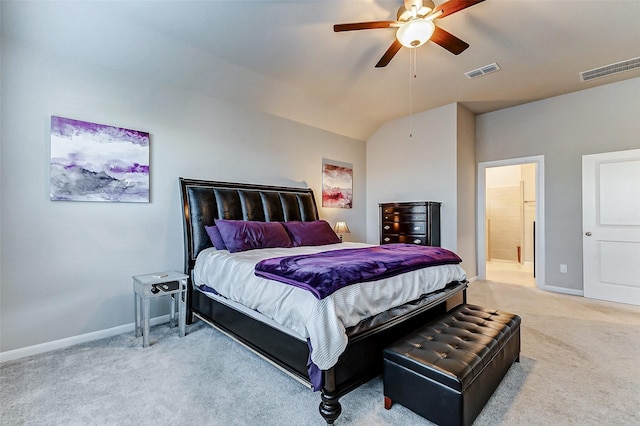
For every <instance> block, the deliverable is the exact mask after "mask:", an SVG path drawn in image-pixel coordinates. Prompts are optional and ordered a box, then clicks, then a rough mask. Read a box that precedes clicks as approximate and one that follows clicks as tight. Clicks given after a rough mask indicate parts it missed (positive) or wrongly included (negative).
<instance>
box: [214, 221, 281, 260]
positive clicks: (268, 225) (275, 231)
mask: <svg viewBox="0 0 640 426" xmlns="http://www.w3.org/2000/svg"><path fill="white" fill-rule="evenodd" d="M216 226H217V227H218V230H219V231H220V235H221V236H222V239H223V240H224V243H225V245H226V246H227V249H228V250H229V251H230V252H231V253H236V252H239V251H246V250H253V249H259V248H272V247H292V246H293V244H292V243H291V238H289V234H287V231H286V230H285V229H284V227H283V226H282V224H281V223H280V222H256V221H250V220H226V219H216Z"/></svg>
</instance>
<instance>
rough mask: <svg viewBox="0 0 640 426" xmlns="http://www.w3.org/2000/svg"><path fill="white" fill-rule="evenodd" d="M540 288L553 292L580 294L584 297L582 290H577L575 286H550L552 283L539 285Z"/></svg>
mask: <svg viewBox="0 0 640 426" xmlns="http://www.w3.org/2000/svg"><path fill="white" fill-rule="evenodd" d="M539 288H540V289H541V290H545V291H550V292H553V293H563V294H570V295H572V296H582V297H584V291H583V290H578V289H575V288H565V287H556V286H552V285H544V286H541V287H539Z"/></svg>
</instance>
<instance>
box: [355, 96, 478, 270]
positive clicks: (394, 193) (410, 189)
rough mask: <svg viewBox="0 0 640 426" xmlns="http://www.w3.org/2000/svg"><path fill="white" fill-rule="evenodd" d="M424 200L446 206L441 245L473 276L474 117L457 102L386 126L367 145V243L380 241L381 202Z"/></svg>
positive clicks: (474, 257) (442, 221) (391, 122)
mask: <svg viewBox="0 0 640 426" xmlns="http://www.w3.org/2000/svg"><path fill="white" fill-rule="evenodd" d="M410 132H411V134H412V137H409V133H410ZM421 200H422V201H440V202H441V203H442V207H441V224H440V228H441V236H442V238H441V245H442V246H443V247H445V248H448V249H451V250H454V251H456V252H457V253H459V255H460V257H461V258H462V259H463V263H462V266H463V268H465V271H466V272H467V275H468V276H469V277H470V278H471V277H474V276H475V275H476V254H475V244H476V243H475V241H476V236H475V152H474V116H473V114H472V113H470V112H469V111H468V110H467V109H465V108H464V107H461V106H460V105H458V104H456V103H453V104H449V105H445V106H443V107H440V108H436V109H433V110H429V111H425V112H421V113H418V114H414V115H413V117H412V118H411V119H410V118H409V117H403V118H400V119H398V120H394V121H390V122H388V123H385V124H384V125H383V126H382V127H381V128H380V129H378V131H377V132H376V133H375V134H374V135H373V136H372V137H371V138H369V140H368V141H367V241H368V242H370V243H378V242H379V241H380V240H379V237H380V229H379V211H378V203H382V202H390V201H421Z"/></svg>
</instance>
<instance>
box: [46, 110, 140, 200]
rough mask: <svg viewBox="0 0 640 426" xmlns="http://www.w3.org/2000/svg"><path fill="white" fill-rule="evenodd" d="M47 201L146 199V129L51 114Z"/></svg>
mask: <svg viewBox="0 0 640 426" xmlns="http://www.w3.org/2000/svg"><path fill="white" fill-rule="evenodd" d="M51 200H54V201H115V202H131V203H148V202H149V133H146V132H139V131H137V130H128V129H122V128H120V127H113V126H106V125H103V124H96V123H89V122H86V121H80V120H72V119H69V118H62V117H56V116H51Z"/></svg>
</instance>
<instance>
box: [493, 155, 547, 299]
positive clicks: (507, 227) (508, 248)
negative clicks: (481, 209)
mask: <svg viewBox="0 0 640 426" xmlns="http://www.w3.org/2000/svg"><path fill="white" fill-rule="evenodd" d="M535 185H536V165H535V163H525V164H515V165H511V166H500V167H489V168H487V169H486V191H485V197H486V202H485V244H486V248H487V249H486V252H485V253H486V258H485V264H486V271H487V279H488V280H490V281H499V282H507V283H512V284H520V285H525V286H529V287H534V286H535V279H534V275H535V274H534V268H533V265H534V263H535V252H534V250H533V246H534V238H533V235H534V226H535V219H536V191H535Z"/></svg>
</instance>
